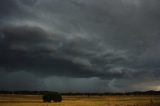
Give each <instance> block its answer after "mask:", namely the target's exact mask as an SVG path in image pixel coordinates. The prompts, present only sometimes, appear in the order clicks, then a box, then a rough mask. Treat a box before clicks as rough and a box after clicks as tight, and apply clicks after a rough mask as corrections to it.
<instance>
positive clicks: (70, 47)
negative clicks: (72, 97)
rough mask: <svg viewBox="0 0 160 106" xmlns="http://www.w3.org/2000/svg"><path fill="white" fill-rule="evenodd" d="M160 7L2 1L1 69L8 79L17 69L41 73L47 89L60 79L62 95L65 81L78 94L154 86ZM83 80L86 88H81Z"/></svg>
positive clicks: (142, 1) (128, 1)
mask: <svg viewBox="0 0 160 106" xmlns="http://www.w3.org/2000/svg"><path fill="white" fill-rule="evenodd" d="M159 4H160V2H159V1H157V0H152V1H150V0H112V1H109V0H101V1H97V0H87V1H86V0H67V1H66V0H45V1H44V0H27V1H26V0H15V1H13V0H2V1H1V2H0V23H1V25H0V67H1V70H2V71H5V73H4V75H6V73H13V74H14V73H15V76H16V75H17V76H19V74H16V72H17V71H18V72H22V73H20V74H22V75H23V72H26V73H29V74H31V75H33V76H34V75H37V76H39V77H41V79H43V81H44V84H43V86H45V87H46V86H48V88H47V87H46V89H52V88H53V87H52V86H51V85H50V83H51V82H55V81H60V83H61V85H57V86H58V87H57V89H60V88H61V91H65V89H63V87H64V88H65V82H63V81H64V80H65V79H68V80H69V82H68V83H69V84H70V85H71V88H72V87H73V89H74V88H75V91H76V90H77V91H81V90H82V91H85V90H84V89H83V87H84V88H86V89H90V87H89V86H87V85H92V87H95V86H97V85H98V86H100V87H102V88H103V90H109V91H110V90H111V89H114V90H115V91H119V90H122V91H123V90H129V89H131V90H134V89H137V88H136V87H137V86H138V85H140V86H142V84H139V83H143V82H146V81H148V80H146V79H143V77H145V78H149V79H153V78H154V79H153V83H154V82H156V81H157V80H158V76H157V75H158V74H159V73H158V71H159V69H160V67H159V64H158V63H159V61H160V56H159V53H160V50H159V45H160V43H159V38H160V37H159V34H160V31H159V28H160V13H159V10H160V7H159ZM135 76H136V77H137V79H134V77H135ZM52 77H53V78H52ZM36 79H37V82H36V81H35V83H37V84H38V83H39V80H40V79H39V78H35V80H36ZM4 80H6V81H7V79H4ZM24 80H26V81H27V79H24ZM72 80H75V81H72ZM84 80H86V85H85V84H83V82H84ZM87 81H88V82H87ZM15 82H16V80H15ZM77 82H79V83H80V84H81V85H82V88H81V87H78V88H79V90H78V88H77V87H76V86H78V85H76V83H77ZM105 82H106V84H104V83H105ZM10 83H12V82H10ZM89 83H91V84H89ZM130 83H132V84H130ZM45 84H46V85H45ZM136 84H137V85H136ZM156 84H157V82H156ZM62 85H64V86H62ZM75 85H76V86H75ZM102 85H104V86H102ZM127 85H128V86H127ZM153 85H154V84H153ZM153 85H152V86H153ZM28 86H29V85H28ZM143 86H144V85H143ZM146 86H147V85H146ZM152 86H151V87H149V88H152ZM154 86H155V85H154ZM45 87H44V88H45ZM100 87H97V88H95V89H93V91H94V90H95V91H99V90H100ZM15 88H18V87H16V86H15ZM31 88H34V87H33V86H31ZM117 88H119V90H118V89H117ZM153 88H154V87H153ZM53 89H54V88H53ZM66 89H67V88H66ZM98 89H99V90H98ZM141 89H143V90H144V88H143V87H142V88H141ZM73 91H74V90H73Z"/></svg>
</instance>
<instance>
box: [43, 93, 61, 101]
mask: <svg viewBox="0 0 160 106" xmlns="http://www.w3.org/2000/svg"><path fill="white" fill-rule="evenodd" d="M42 99H43V102H51V101H54V102H61V101H62V96H61V95H60V94H59V93H57V92H54V93H48V94H44V95H43V96H42Z"/></svg>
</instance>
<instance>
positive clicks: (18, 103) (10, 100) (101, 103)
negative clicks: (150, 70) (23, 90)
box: [0, 94, 160, 106]
mask: <svg viewBox="0 0 160 106" xmlns="http://www.w3.org/2000/svg"><path fill="white" fill-rule="evenodd" d="M41 97H42V96H41V95H15V94H13V95H12V94H3V95H2V94H1V95H0V106H160V96H143V95H142V96H63V101H62V102H60V103H55V102H51V103H43V101H42V98H41Z"/></svg>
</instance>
